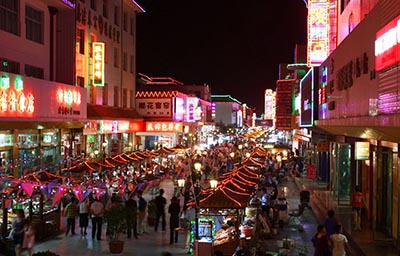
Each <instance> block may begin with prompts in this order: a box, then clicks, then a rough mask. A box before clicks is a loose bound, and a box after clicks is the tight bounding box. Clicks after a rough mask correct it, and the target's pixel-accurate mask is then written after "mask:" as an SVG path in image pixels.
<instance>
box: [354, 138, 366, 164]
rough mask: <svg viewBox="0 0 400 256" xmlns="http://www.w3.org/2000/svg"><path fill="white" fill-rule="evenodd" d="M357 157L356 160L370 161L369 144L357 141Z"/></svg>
mask: <svg viewBox="0 0 400 256" xmlns="http://www.w3.org/2000/svg"><path fill="white" fill-rule="evenodd" d="M355 155H356V160H368V159H369V142H365V141H356V148H355Z"/></svg>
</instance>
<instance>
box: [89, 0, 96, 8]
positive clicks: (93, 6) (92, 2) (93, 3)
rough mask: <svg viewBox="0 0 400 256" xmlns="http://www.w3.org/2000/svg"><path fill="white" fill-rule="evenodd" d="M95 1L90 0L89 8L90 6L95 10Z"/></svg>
mask: <svg viewBox="0 0 400 256" xmlns="http://www.w3.org/2000/svg"><path fill="white" fill-rule="evenodd" d="M96 1H97V0H90V8H92V9H93V10H96Z"/></svg>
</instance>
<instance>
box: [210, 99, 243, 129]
mask: <svg viewBox="0 0 400 256" xmlns="http://www.w3.org/2000/svg"><path fill="white" fill-rule="evenodd" d="M211 100H212V102H213V103H212V104H214V109H213V111H214V112H213V113H214V115H215V123H216V124H218V123H222V124H224V125H233V126H235V127H242V126H243V113H242V102H240V101H239V100H237V99H235V98H233V97H232V96H231V95H211Z"/></svg>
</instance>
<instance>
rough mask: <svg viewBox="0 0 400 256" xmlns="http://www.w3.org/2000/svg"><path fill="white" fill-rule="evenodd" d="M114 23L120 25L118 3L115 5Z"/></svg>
mask: <svg viewBox="0 0 400 256" xmlns="http://www.w3.org/2000/svg"><path fill="white" fill-rule="evenodd" d="M114 24H115V25H116V26H119V8H118V6H116V5H114Z"/></svg>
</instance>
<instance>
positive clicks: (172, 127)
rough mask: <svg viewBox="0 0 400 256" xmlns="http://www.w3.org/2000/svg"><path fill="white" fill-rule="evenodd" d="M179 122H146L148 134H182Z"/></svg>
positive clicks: (181, 126)
mask: <svg viewBox="0 0 400 256" xmlns="http://www.w3.org/2000/svg"><path fill="white" fill-rule="evenodd" d="M182 129H183V125H182V123H179V122H146V132H182Z"/></svg>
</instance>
